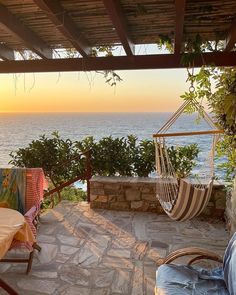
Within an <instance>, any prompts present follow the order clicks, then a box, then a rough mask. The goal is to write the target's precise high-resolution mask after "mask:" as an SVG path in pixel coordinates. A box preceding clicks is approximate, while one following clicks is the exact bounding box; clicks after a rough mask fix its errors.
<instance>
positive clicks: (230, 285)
mask: <svg viewBox="0 0 236 295" xmlns="http://www.w3.org/2000/svg"><path fill="white" fill-rule="evenodd" d="M223 270H224V279H225V283H226V286H227V289H228V291H229V294H230V295H235V294H236V233H235V234H234V235H233V236H232V238H231V240H230V242H229V244H228V246H227V248H226V251H225V256H224V264H223Z"/></svg>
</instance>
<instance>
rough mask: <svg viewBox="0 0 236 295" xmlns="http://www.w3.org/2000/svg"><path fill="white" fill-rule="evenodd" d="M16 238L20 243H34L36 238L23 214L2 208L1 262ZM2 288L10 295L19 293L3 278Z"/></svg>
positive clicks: (1, 281)
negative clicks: (29, 241)
mask: <svg viewBox="0 0 236 295" xmlns="http://www.w3.org/2000/svg"><path fill="white" fill-rule="evenodd" d="M14 238H15V239H17V240H20V241H24V240H26V241H28V240H31V241H34V236H33V234H32V232H31V231H30V228H29V227H28V226H27V223H26V221H25V218H24V216H23V215H22V214H20V213H19V212H18V211H16V210H12V209H7V208H0V260H1V259H2V258H3V257H4V255H5V254H6V252H7V251H8V249H9V248H10V246H11V243H12V241H13V239H14ZM0 287H2V288H3V289H4V290H5V291H7V292H8V293H9V294H12V295H17V292H16V291H15V290H14V289H12V287H10V286H9V285H8V284H7V283H6V282H5V281H3V280H2V279H1V278H0Z"/></svg>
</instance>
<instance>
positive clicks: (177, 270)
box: [155, 233, 236, 295]
mask: <svg viewBox="0 0 236 295" xmlns="http://www.w3.org/2000/svg"><path fill="white" fill-rule="evenodd" d="M183 256H190V257H191V258H190V259H189V261H188V263H187V265H175V264H171V263H172V262H173V261H174V260H176V259H177V258H180V257H183ZM201 259H209V260H212V261H216V262H219V263H223V266H222V267H218V268H215V269H212V270H206V269H202V268H199V267H196V266H192V264H193V263H194V262H196V261H199V260H201ZM157 264H158V265H159V268H158V269H157V274H156V287H155V294H156V295H163V294H165V295H172V294H174V295H190V294H212V295H213V294H214V295H235V294H236V268H235V265H236V233H235V234H234V235H233V237H232V238H231V240H230V242H229V244H228V246H227V248H226V251H225V254H224V258H222V257H221V256H220V255H218V254H216V253H214V252H212V251H209V250H206V249H203V248H198V247H189V248H183V249H179V250H176V251H174V252H172V253H170V254H169V255H167V256H166V257H165V258H163V259H159V260H158V261H157ZM194 292H195V293H194ZM210 292H211V293H210ZM214 292H215V293H214Z"/></svg>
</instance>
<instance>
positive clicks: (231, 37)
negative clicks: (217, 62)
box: [225, 18, 236, 51]
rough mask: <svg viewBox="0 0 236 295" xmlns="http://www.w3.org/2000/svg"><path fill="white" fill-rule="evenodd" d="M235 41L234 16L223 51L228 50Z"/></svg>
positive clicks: (235, 24)
mask: <svg viewBox="0 0 236 295" xmlns="http://www.w3.org/2000/svg"><path fill="white" fill-rule="evenodd" d="M235 43H236V18H235V19H234V20H233V22H232V25H231V27H230V30H229V33H228V36H227V38H226V46H225V51H230V50H231V49H232V48H233V47H234V44H235Z"/></svg>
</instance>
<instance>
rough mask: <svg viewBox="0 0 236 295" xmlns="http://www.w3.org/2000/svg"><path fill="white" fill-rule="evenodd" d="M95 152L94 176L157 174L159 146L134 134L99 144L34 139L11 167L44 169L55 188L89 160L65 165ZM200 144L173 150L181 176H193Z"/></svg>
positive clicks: (17, 153)
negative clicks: (156, 163)
mask: <svg viewBox="0 0 236 295" xmlns="http://www.w3.org/2000/svg"><path fill="white" fill-rule="evenodd" d="M87 150H91V165H92V174H93V175H102V176H116V175H117V176H141V177H144V176H146V177H147V176H149V175H150V173H153V172H155V146H154V142H153V141H152V140H147V139H146V140H141V141H138V139H137V137H135V136H134V135H128V136H127V137H121V138H113V137H112V136H109V137H104V138H102V139H100V140H99V141H95V139H94V138H93V137H86V138H84V139H83V140H81V141H75V142H72V141H71V140H69V139H66V140H63V139H62V138H60V136H59V135H58V133H57V132H55V133H53V134H52V136H51V137H49V138H48V137H46V136H45V135H43V136H40V137H39V139H37V140H33V141H32V142H31V143H30V144H29V145H28V146H27V147H25V148H20V149H18V150H17V151H15V152H12V153H11V154H10V156H11V157H12V160H11V162H10V163H11V164H13V165H15V166H18V167H42V168H43V169H44V172H45V174H46V175H47V176H48V177H49V178H50V179H51V181H52V183H53V185H54V186H55V185H56V184H58V183H61V182H62V181H65V180H69V179H71V178H74V177H75V176H76V175H78V174H80V173H81V172H83V171H84V169H85V161H84V159H82V160H81V161H79V160H73V161H72V162H71V164H70V165H61V163H63V162H65V161H69V160H71V159H73V157H75V156H76V155H78V154H79V153H81V152H85V151H87ZM198 152H199V150H198V147H197V145H189V146H185V147H173V146H172V147H169V148H168V153H169V155H170V158H171V161H172V162H173V167H174V169H175V170H176V172H177V175H178V176H179V177H185V176H187V175H189V173H190V172H191V170H192V168H193V167H194V165H195V162H194V159H195V158H196V157H197V155H198Z"/></svg>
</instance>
